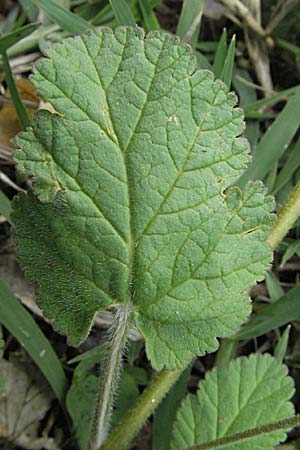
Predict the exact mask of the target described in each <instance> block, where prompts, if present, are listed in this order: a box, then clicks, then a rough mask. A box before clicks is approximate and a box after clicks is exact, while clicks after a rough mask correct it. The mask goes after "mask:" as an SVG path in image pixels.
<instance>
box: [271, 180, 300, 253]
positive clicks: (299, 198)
mask: <svg viewBox="0 0 300 450" xmlns="http://www.w3.org/2000/svg"><path fill="white" fill-rule="evenodd" d="M299 216H300V182H299V183H297V185H296V187H295V189H294V190H293V192H292V193H291V195H290V197H289V199H288V200H287V202H286V203H285V205H284V206H283V207H282V208H281V210H280V211H279V213H278V217H277V221H276V223H275V225H274V227H273V229H272V231H271V233H270V235H269V237H268V238H267V242H268V243H269V244H270V246H271V247H272V249H273V250H275V249H276V247H277V246H278V245H279V244H280V242H281V241H282V239H283V238H284V236H285V235H286V233H287V232H288V231H289V229H290V228H291V227H292V226H293V224H294V223H295V222H296V220H297V219H298V217H299Z"/></svg>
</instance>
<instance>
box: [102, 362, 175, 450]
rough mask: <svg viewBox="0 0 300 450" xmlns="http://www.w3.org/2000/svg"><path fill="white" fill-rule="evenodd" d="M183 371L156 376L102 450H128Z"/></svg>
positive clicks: (171, 371) (163, 372) (166, 372)
mask: <svg viewBox="0 0 300 450" xmlns="http://www.w3.org/2000/svg"><path fill="white" fill-rule="evenodd" d="M183 370H184V368H183V369H176V370H166V369H164V370H162V371H161V372H159V373H158V374H157V375H155V376H154V378H153V380H152V381H151V383H150V384H149V386H148V387H147V388H146V389H145V390H144V392H143V393H142V394H141V395H140V397H139V399H138V400H137V403H136V405H135V406H134V407H133V408H132V409H131V410H130V411H129V412H128V413H127V414H126V416H125V418H124V419H123V420H122V421H121V422H120V424H119V425H117V426H116V428H115V429H114V431H113V433H111V434H110V435H109V437H108V439H107V441H106V442H105V443H104V445H103V447H101V449H102V450H127V448H128V447H129V445H130V443H131V442H132V440H133V439H134V438H135V436H136V435H137V434H138V432H139V431H140V429H141V428H142V426H143V425H144V423H145V422H146V420H147V419H148V417H149V416H150V415H151V414H152V413H153V411H154V410H155V408H156V407H157V406H158V404H159V403H160V402H161V400H162V399H163V397H164V396H165V395H166V394H167V392H168V391H169V390H170V388H171V386H172V385H173V384H174V383H175V381H176V380H177V379H178V378H179V377H180V375H181V373H182V372H183Z"/></svg>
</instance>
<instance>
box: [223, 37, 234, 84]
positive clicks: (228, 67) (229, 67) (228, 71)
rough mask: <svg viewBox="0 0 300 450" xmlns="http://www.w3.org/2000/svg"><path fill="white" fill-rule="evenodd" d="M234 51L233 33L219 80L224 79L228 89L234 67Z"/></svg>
mask: <svg viewBox="0 0 300 450" xmlns="http://www.w3.org/2000/svg"><path fill="white" fill-rule="evenodd" d="M234 52H235V35H233V36H232V39H231V41H230V44H229V47H228V51H227V55H226V58H225V62H224V68H223V71H222V75H221V80H223V81H224V83H225V84H226V86H227V87H228V89H230V86H231V81H232V73H233V67H234Z"/></svg>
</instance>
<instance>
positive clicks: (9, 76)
mask: <svg viewBox="0 0 300 450" xmlns="http://www.w3.org/2000/svg"><path fill="white" fill-rule="evenodd" d="M2 64H3V71H4V75H5V81H6V83H7V87H8V89H9V92H10V95H11V98H12V100H13V102H14V107H15V108H16V112H17V115H18V119H19V122H20V126H21V128H22V129H23V130H24V129H25V128H27V127H29V125H30V117H29V114H28V112H27V109H26V108H25V106H24V105H23V102H22V99H21V97H20V94H19V91H18V88H17V86H16V83H15V80H14V77H13V73H12V70H11V67H10V63H9V59H8V56H7V53H6V51H4V52H3V53H2Z"/></svg>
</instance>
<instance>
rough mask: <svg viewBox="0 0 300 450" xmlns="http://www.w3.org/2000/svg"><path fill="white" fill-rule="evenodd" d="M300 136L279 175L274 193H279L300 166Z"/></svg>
mask: <svg viewBox="0 0 300 450" xmlns="http://www.w3.org/2000/svg"><path fill="white" fill-rule="evenodd" d="M299 155H300V138H299V139H298V140H297V142H296V143H295V145H294V146H293V148H292V150H291V152H290V154H289V156H288V158H287V160H286V162H285V164H284V166H283V167H282V169H281V170H280V172H279V174H278V175H277V178H276V182H275V186H274V188H273V191H272V194H273V195H275V194H277V193H278V192H279V191H280V190H281V189H282V188H283V187H284V186H285V185H286V184H287V183H288V182H289V181H290V180H291V178H292V177H293V175H294V173H295V172H296V171H297V169H298V168H299V167H300V158H299Z"/></svg>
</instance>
